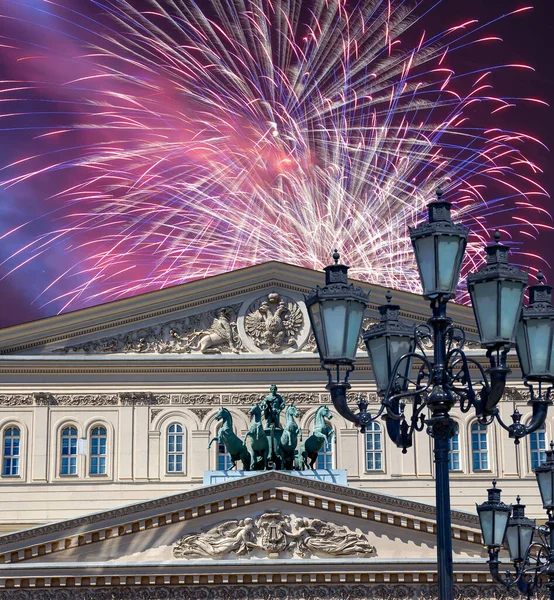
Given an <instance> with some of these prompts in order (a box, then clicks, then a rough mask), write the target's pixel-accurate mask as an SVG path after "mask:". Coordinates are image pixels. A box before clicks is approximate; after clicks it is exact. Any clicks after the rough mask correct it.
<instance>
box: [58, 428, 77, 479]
mask: <svg viewBox="0 0 554 600" xmlns="http://www.w3.org/2000/svg"><path fill="white" fill-rule="evenodd" d="M60 475H77V428H76V427H72V426H70V427H64V428H63V429H62V462H61V465H60Z"/></svg>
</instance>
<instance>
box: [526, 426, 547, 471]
mask: <svg viewBox="0 0 554 600" xmlns="http://www.w3.org/2000/svg"><path fill="white" fill-rule="evenodd" d="M529 447H530V449H531V468H532V469H536V468H537V467H538V466H539V465H540V464H541V463H543V462H544V461H545V460H546V429H545V427H544V425H543V426H542V427H540V428H539V429H537V430H535V431H533V433H531V434H529Z"/></svg>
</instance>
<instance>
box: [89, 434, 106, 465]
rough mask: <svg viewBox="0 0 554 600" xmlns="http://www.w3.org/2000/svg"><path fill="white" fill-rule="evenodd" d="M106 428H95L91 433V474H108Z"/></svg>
mask: <svg viewBox="0 0 554 600" xmlns="http://www.w3.org/2000/svg"><path fill="white" fill-rule="evenodd" d="M106 442H107V435H106V428H105V427H100V426H97V427H94V428H93V429H92V431H91V433H90V474H91V475H105V474H106Z"/></svg>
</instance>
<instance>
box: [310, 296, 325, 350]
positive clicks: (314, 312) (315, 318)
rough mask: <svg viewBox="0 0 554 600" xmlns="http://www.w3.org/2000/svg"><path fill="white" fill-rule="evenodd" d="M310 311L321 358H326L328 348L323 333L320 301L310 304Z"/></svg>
mask: <svg viewBox="0 0 554 600" xmlns="http://www.w3.org/2000/svg"><path fill="white" fill-rule="evenodd" d="M308 311H309V314H310V317H311V318H310V321H311V324H312V329H313V332H314V337H315V341H316V344H317V349H318V350H319V354H320V355H321V358H326V356H327V348H326V346H325V336H324V334H323V324H322V322H321V311H320V307H319V302H314V303H313V304H312V305H311V306H309V307H308Z"/></svg>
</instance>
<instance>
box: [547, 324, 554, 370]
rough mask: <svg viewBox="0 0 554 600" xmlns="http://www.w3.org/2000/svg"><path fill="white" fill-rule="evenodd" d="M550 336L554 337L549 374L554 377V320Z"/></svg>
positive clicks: (553, 338) (553, 339)
mask: <svg viewBox="0 0 554 600" xmlns="http://www.w3.org/2000/svg"><path fill="white" fill-rule="evenodd" d="M550 335H551V336H552V349H551V350H550V368H549V369H548V370H549V372H550V373H551V374H552V375H554V320H553V321H551V322H550Z"/></svg>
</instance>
